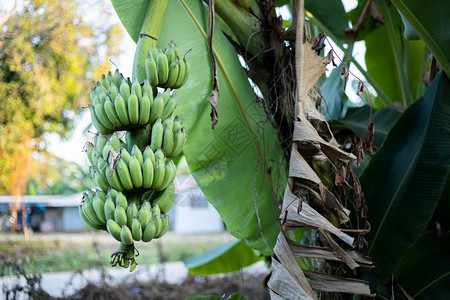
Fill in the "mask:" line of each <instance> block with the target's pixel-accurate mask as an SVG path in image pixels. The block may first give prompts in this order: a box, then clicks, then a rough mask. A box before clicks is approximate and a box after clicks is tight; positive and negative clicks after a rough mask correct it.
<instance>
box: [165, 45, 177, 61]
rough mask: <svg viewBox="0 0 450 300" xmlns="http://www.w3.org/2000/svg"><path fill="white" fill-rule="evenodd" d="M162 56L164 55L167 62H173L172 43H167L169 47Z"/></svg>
mask: <svg viewBox="0 0 450 300" xmlns="http://www.w3.org/2000/svg"><path fill="white" fill-rule="evenodd" d="M164 54H166V56H167V60H168V61H169V62H172V61H174V59H175V58H176V57H175V51H174V47H173V41H170V42H169V47H167V48H166V50H165V52H164Z"/></svg>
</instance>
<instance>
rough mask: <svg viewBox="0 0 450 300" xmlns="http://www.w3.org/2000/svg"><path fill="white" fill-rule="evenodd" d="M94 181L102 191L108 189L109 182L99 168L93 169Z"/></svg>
mask: <svg viewBox="0 0 450 300" xmlns="http://www.w3.org/2000/svg"><path fill="white" fill-rule="evenodd" d="M94 182H95V183H96V184H97V185H98V186H99V187H100V188H101V189H102V190H104V191H108V189H109V183H108V180H107V179H106V176H105V175H103V173H102V172H100V171H99V170H94Z"/></svg>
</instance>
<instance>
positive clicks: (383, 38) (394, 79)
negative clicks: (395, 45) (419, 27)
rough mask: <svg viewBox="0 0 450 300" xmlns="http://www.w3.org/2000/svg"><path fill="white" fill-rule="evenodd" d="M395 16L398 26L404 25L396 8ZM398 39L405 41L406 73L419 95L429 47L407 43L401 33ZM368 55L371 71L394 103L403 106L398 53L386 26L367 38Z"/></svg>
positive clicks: (368, 68)
mask: <svg viewBox="0 0 450 300" xmlns="http://www.w3.org/2000/svg"><path fill="white" fill-rule="evenodd" d="M390 11H391V14H392V16H393V19H394V24H395V25H396V26H402V23H401V19H400V16H399V14H398V12H397V10H395V9H391V10H390ZM395 36H396V37H397V38H398V39H401V40H402V41H403V42H402V43H403V45H404V51H403V53H401V56H402V57H401V59H402V63H401V65H402V67H403V68H404V70H402V71H403V72H404V73H405V74H406V76H407V81H408V82H407V83H406V84H407V85H408V86H409V90H410V91H411V94H412V95H416V94H417V89H418V88H419V85H421V84H423V83H422V81H421V80H422V76H423V74H421V62H422V57H423V53H424V51H425V44H424V43H423V42H422V41H420V40H419V41H406V40H405V39H404V37H403V35H402V34H400V32H396V33H395ZM365 43H366V49H367V50H366V54H365V61H366V66H367V72H368V73H369V74H370V75H371V76H372V78H373V79H375V81H376V82H377V83H378V85H379V86H380V87H382V89H383V90H384V92H385V93H386V94H387V96H388V97H389V99H390V100H391V102H392V103H394V102H399V103H400V104H403V103H402V92H401V91H402V89H401V82H400V80H401V78H399V76H398V72H397V70H396V67H395V66H396V64H395V56H394V51H393V49H392V47H391V44H390V42H389V33H388V29H387V26H386V25H382V26H379V27H378V28H376V29H374V30H372V31H371V32H370V33H369V34H367V36H366V38H365Z"/></svg>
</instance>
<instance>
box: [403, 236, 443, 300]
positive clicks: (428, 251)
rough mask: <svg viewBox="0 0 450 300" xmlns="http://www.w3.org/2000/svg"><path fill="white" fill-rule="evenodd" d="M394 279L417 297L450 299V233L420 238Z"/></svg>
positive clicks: (409, 251) (411, 294) (408, 253)
mask: <svg viewBox="0 0 450 300" xmlns="http://www.w3.org/2000/svg"><path fill="white" fill-rule="evenodd" d="M394 279H395V280H396V281H397V282H398V284H400V286H401V287H402V288H403V289H405V291H406V292H407V293H408V294H409V295H410V296H412V297H413V298H414V299H417V300H420V299H424V300H425V299H448V297H449V295H450V233H446V234H444V235H442V236H435V235H434V234H433V233H431V232H429V233H426V234H425V235H423V236H422V237H420V239H419V240H418V241H417V242H416V243H415V244H414V245H413V246H412V247H411V248H410V249H409V250H408V252H407V253H406V254H405V257H404V258H403V259H402V261H401V263H400V264H399V266H398V267H397V268H396V270H395V276H394Z"/></svg>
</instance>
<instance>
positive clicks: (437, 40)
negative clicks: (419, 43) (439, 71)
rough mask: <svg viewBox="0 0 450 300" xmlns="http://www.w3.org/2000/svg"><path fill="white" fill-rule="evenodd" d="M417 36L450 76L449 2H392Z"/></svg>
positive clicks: (441, 0) (413, 0) (445, 0)
mask: <svg viewBox="0 0 450 300" xmlns="http://www.w3.org/2000/svg"><path fill="white" fill-rule="evenodd" d="M392 3H394V5H395V6H396V7H397V8H398V10H399V11H400V12H401V13H402V15H403V16H404V17H405V19H406V20H408V22H409V23H410V24H411V25H412V27H413V28H414V30H415V31H416V32H417V34H418V35H419V36H420V37H421V38H422V39H423V40H424V42H425V43H426V44H427V46H428V48H430V50H431V52H432V53H433V55H434V56H435V57H436V59H437V60H438V61H439V63H440V64H441V66H442V68H443V69H444V70H445V72H446V73H447V75H448V74H450V51H449V50H448V49H450V30H448V18H449V16H450V5H449V2H448V0H433V1H431V2H430V1H423V0H392Z"/></svg>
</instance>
